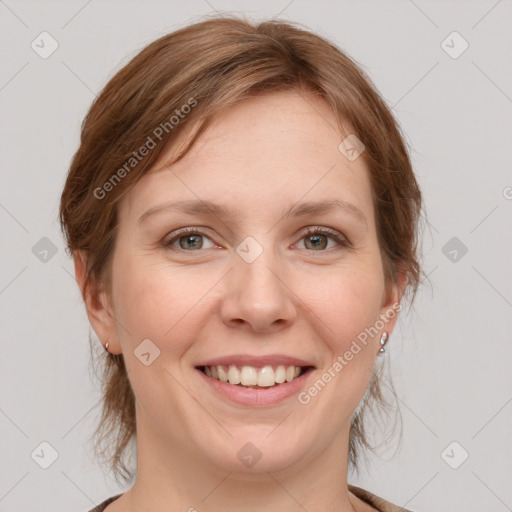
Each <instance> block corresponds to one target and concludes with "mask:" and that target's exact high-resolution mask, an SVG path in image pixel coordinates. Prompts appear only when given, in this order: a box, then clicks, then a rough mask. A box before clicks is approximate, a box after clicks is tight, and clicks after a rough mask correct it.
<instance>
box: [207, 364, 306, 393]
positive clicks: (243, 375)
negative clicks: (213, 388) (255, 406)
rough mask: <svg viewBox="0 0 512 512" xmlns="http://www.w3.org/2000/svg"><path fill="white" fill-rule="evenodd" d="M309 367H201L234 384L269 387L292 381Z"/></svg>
mask: <svg viewBox="0 0 512 512" xmlns="http://www.w3.org/2000/svg"><path fill="white" fill-rule="evenodd" d="M308 368H309V367H301V366H294V365H288V366H285V365H278V366H270V365H267V366H263V367H257V366H248V365H243V366H238V365H234V364H231V365H220V364H219V365H211V366H203V367H200V368H199V369H200V370H201V371H202V372H203V373H204V374H206V375H207V376H208V377H211V378H212V379H215V380H218V381H220V382H224V383H229V384H231V385H233V386H241V387H258V388H269V387H273V386H277V385H280V384H284V383H285V382H292V381H293V380H294V379H296V378H298V377H300V376H301V375H303V374H304V373H305V372H306V371H307V370H308Z"/></svg>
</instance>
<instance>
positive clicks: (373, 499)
mask: <svg viewBox="0 0 512 512" xmlns="http://www.w3.org/2000/svg"><path fill="white" fill-rule="evenodd" d="M348 490H349V491H350V492H351V493H352V494H354V495H355V496H356V497H357V498H359V499H360V500H362V501H364V502H365V503H367V504H368V505H371V506H372V507H373V508H374V509H376V510H378V511H379V512H414V511H413V510H409V509H406V508H403V507H401V506H399V505H395V504H393V503H391V502H389V501H386V500H385V499H383V498H380V497H379V496H376V495H375V494H372V493H371V492H370V491H367V490H365V489H362V488H361V487H356V486H355V485H350V484H349V485H348Z"/></svg>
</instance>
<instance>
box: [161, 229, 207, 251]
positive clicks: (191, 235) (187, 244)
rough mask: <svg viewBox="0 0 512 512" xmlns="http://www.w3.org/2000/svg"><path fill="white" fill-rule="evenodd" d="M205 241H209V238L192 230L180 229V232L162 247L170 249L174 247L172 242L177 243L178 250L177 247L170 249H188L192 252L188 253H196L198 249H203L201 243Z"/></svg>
mask: <svg viewBox="0 0 512 512" xmlns="http://www.w3.org/2000/svg"><path fill="white" fill-rule="evenodd" d="M205 238H206V239H207V240H209V238H208V237H207V236H206V235H204V234H202V233H200V232H199V231H196V230H194V229H190V228H185V229H182V230H181V231H179V232H178V233H177V234H176V236H174V237H173V238H172V239H171V240H169V241H168V242H165V243H164V245H165V247H169V248H171V246H173V245H174V242H178V243H179V248H178V247H172V248H175V249H183V250H185V251H188V249H191V250H192V251H188V252H193V251H197V250H199V249H203V246H204V243H203V239H205ZM208 248H209V247H206V249H208Z"/></svg>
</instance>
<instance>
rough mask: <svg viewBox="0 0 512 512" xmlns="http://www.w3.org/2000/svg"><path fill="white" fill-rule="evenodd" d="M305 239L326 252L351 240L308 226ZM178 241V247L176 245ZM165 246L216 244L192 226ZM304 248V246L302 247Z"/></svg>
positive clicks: (191, 249) (190, 247) (194, 248)
mask: <svg viewBox="0 0 512 512" xmlns="http://www.w3.org/2000/svg"><path fill="white" fill-rule="evenodd" d="M204 240H208V241H209V242H210V246H205V243H204ZM300 240H301V241H302V240H305V241H306V243H305V244H304V245H305V247H304V248H306V249H310V250H313V251H314V252H325V249H332V248H333V247H335V246H336V245H338V246H341V247H350V246H351V245H350V242H349V241H348V240H347V239H346V238H345V237H344V236H342V235H340V234H339V233H337V232H336V231H331V230H330V229H327V228H308V229H307V231H306V233H304V234H303V235H302V237H301V239H300ZM329 240H331V241H334V242H335V243H334V246H331V247H329ZM176 243H178V247H177V246H176ZM163 246H164V247H167V248H169V249H172V250H183V251H185V252H194V251H199V250H201V249H211V248H212V247H213V246H214V244H213V242H212V241H211V240H210V238H209V237H208V236H206V235H205V234H203V233H201V232H200V231H198V230H196V229H192V228H184V229H182V230H180V231H178V232H177V233H175V235H174V236H173V237H172V238H171V239H170V240H168V241H166V240H164V242H163ZM301 249H302V248H301Z"/></svg>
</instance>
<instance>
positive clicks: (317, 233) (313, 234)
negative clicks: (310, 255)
mask: <svg viewBox="0 0 512 512" xmlns="http://www.w3.org/2000/svg"><path fill="white" fill-rule="evenodd" d="M329 239H331V240H334V242H335V243H336V244H337V245H340V246H342V247H349V246H350V244H349V242H348V240H347V239H346V238H344V237H343V236H340V235H339V234H338V233H337V232H335V231H331V230H330V229H326V228H308V230H307V232H306V233H305V234H304V235H303V237H302V238H301V240H306V241H309V242H310V244H309V245H310V247H308V246H307V245H308V244H307V243H305V244H304V245H305V246H306V248H307V249H311V248H313V250H314V251H316V252H318V249H320V252H323V251H322V249H327V248H329V249H330V248H332V247H327V246H328V244H329V242H328V240H329Z"/></svg>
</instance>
